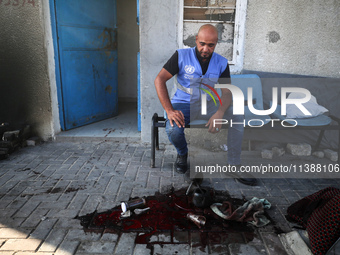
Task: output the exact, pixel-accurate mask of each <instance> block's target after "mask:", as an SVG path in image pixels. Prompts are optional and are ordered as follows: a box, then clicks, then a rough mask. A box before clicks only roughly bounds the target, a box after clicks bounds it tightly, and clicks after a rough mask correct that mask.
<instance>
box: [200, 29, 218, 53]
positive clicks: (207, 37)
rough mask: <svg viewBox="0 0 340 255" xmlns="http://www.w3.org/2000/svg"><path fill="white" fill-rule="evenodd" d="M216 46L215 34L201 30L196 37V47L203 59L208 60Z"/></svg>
mask: <svg viewBox="0 0 340 255" xmlns="http://www.w3.org/2000/svg"><path fill="white" fill-rule="evenodd" d="M216 44H217V34H216V33H215V32H214V31H211V30H203V31H200V32H199V33H198V35H197V36H196V46H197V50H198V52H199V53H200V55H201V57H202V58H203V59H208V58H209V57H210V56H211V54H212V53H213V52H214V50H215V47H216Z"/></svg>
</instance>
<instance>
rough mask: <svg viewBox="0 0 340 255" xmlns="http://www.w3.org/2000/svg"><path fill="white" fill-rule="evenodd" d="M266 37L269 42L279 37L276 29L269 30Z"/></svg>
mask: <svg viewBox="0 0 340 255" xmlns="http://www.w3.org/2000/svg"><path fill="white" fill-rule="evenodd" d="M267 37H268V39H269V43H277V42H278V41H279V40H280V39H281V38H280V34H279V33H278V32H276V31H270V32H269V33H268V34H267Z"/></svg>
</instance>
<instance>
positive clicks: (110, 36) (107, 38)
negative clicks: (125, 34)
mask: <svg viewBox="0 0 340 255" xmlns="http://www.w3.org/2000/svg"><path fill="white" fill-rule="evenodd" d="M98 38H99V39H100V38H102V40H103V44H105V43H106V45H105V46H103V47H102V49H107V50H116V49H117V41H116V40H115V39H117V31H116V30H115V29H112V28H107V27H106V28H104V30H103V32H102V33H101V34H100V35H99V37H98Z"/></svg>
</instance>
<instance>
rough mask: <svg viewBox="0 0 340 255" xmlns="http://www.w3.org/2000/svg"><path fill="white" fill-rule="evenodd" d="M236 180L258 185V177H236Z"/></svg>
mask: <svg viewBox="0 0 340 255" xmlns="http://www.w3.org/2000/svg"><path fill="white" fill-rule="evenodd" d="M235 180H236V181H237V182H239V183H243V184H245V185H249V186H256V185H257V179H256V178H235Z"/></svg>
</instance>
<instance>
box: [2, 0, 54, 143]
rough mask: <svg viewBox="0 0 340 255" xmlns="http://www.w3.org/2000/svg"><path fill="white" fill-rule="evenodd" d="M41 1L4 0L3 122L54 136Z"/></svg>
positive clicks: (38, 133) (44, 136)
mask: <svg viewBox="0 0 340 255" xmlns="http://www.w3.org/2000/svg"><path fill="white" fill-rule="evenodd" d="M44 24H45V21H44V17H43V7H42V3H41V1H40V0H35V1H24V0H18V1H14V0H13V1H0V31H1V36H0V82H1V89H0V102H1V107H0V121H1V122H9V123H11V124H12V125H14V126H17V125H21V124H29V125H31V127H32V129H33V132H34V134H35V135H39V136H40V137H42V138H44V139H48V138H49V137H51V134H52V126H51V123H52V114H51V111H52V108H51V96H50V85H49V78H48V65H47V53H46V47H45V42H46V41H45V34H44Z"/></svg>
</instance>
